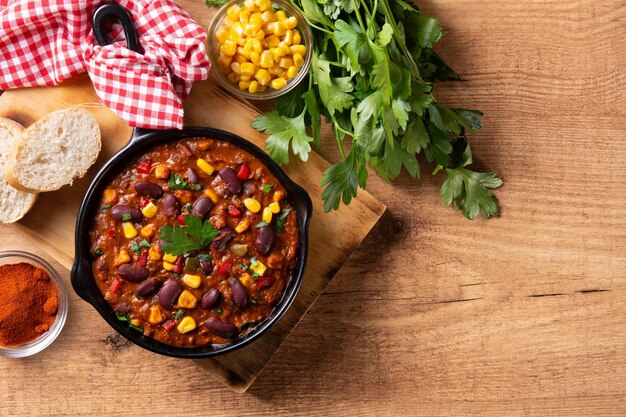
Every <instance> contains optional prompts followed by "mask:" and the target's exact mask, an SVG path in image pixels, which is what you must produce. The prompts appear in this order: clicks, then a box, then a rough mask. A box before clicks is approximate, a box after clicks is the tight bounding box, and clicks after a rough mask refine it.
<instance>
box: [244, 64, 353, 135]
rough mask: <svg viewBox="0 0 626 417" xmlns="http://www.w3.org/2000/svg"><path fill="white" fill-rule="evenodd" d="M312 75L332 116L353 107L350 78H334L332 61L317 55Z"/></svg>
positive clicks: (312, 65)
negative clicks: (331, 66)
mask: <svg viewBox="0 0 626 417" xmlns="http://www.w3.org/2000/svg"><path fill="white" fill-rule="evenodd" d="M311 74H312V75H313V81H314V82H315V84H316V85H317V86H318V89H319V93H320V99H321V100H322V103H324V106H325V107H326V109H327V111H328V113H329V114H330V115H331V116H332V115H334V114H335V112H337V111H342V110H343V109H349V108H351V107H352V100H353V97H352V96H351V95H350V94H348V93H349V92H350V91H352V90H353V86H352V83H351V82H350V80H351V79H350V77H332V76H331V74H330V61H327V60H326V59H324V58H322V57H321V56H319V55H317V54H316V53H313V55H312V58H311ZM253 127H254V126H253Z"/></svg>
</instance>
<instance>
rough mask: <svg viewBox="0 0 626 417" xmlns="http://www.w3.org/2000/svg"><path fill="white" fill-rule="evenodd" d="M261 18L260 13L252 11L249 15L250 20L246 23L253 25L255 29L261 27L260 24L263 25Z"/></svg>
mask: <svg viewBox="0 0 626 417" xmlns="http://www.w3.org/2000/svg"><path fill="white" fill-rule="evenodd" d="M263 23H264V22H263V18H262V17H261V13H259V12H256V13H252V15H251V16H250V22H249V23H248V24H249V25H250V27H255V28H256V30H255V32H256V31H257V30H259V29H261V26H263Z"/></svg>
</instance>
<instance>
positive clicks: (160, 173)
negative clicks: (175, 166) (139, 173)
mask: <svg viewBox="0 0 626 417" xmlns="http://www.w3.org/2000/svg"><path fill="white" fill-rule="evenodd" d="M154 176H155V177H157V178H158V179H160V180H165V179H167V178H169V176H170V169H169V168H168V167H166V166H165V165H158V166H157V167H156V168H155V170H154Z"/></svg>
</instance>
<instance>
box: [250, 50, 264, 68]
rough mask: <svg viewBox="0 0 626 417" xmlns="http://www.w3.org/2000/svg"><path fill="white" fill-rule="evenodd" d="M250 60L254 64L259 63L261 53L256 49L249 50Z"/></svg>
mask: <svg viewBox="0 0 626 417" xmlns="http://www.w3.org/2000/svg"><path fill="white" fill-rule="evenodd" d="M250 61H252V63H253V64H254V65H261V55H260V54H259V53H258V52H256V51H253V52H250Z"/></svg>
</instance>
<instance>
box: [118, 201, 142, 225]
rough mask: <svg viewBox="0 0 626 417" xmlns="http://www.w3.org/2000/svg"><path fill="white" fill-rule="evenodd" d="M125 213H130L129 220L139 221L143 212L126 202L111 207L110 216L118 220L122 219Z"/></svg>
mask: <svg viewBox="0 0 626 417" xmlns="http://www.w3.org/2000/svg"><path fill="white" fill-rule="evenodd" d="M126 214H130V220H131V221H132V222H133V223H140V222H141V221H142V220H143V214H141V212H140V211H139V210H137V209H136V208H134V207H131V206H127V205H126V204H118V205H117V206H115V207H113V208H112V209H111V218H112V219H113V220H117V221H118V222H122V221H124V215H126Z"/></svg>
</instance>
